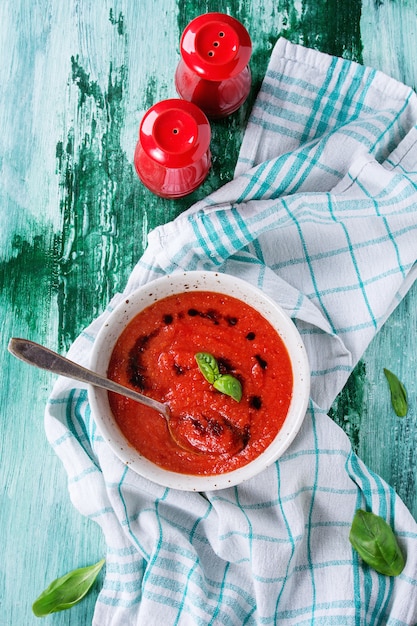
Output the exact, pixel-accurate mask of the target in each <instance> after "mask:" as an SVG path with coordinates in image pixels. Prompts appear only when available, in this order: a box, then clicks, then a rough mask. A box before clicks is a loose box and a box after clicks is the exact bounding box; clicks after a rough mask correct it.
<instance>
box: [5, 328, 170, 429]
mask: <svg viewBox="0 0 417 626" xmlns="http://www.w3.org/2000/svg"><path fill="white" fill-rule="evenodd" d="M8 349H9V352H11V353H12V354H13V355H14V356H15V357H17V358H18V359H21V360H22V361H25V362H26V363H30V365H35V367H39V368H40V369H43V370H48V371H49V372H53V373H54V374H59V375H61V376H66V377H67V378H73V379H75V380H80V381H81V382H83V383H89V384H90V385H93V386H94V387H101V388H103V389H107V390H108V391H114V392H115V393H119V394H120V395H122V396H126V397H127V398H131V399H132V400H136V401H137V402H141V403H142V404H146V406H149V407H151V408H152V409H155V411H158V413H161V415H163V417H165V419H166V420H167V422H168V426H169V417H170V412H169V407H168V405H166V404H164V403H163V402H158V401H157V400H153V399H152V398H148V397H147V396H144V395H142V394H141V393H139V392H138V391H133V390H132V389H128V387H124V386H123V385H119V383H115V382H114V381H112V380H109V379H108V378H106V377H105V376H101V375H100V374H96V373H95V372H92V371H91V370H89V369H87V368H85V367H83V366H82V365H78V363H74V361H70V360H69V359H66V358H65V357H63V356H61V355H60V354H57V353H56V352H53V351H52V350H49V348H45V346H41V345H40V344H38V343H35V342H33V341H29V340H28V339H19V338H17V337H13V338H12V339H10V341H9V345H8Z"/></svg>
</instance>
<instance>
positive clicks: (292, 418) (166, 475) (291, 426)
mask: <svg viewBox="0 0 417 626" xmlns="http://www.w3.org/2000/svg"><path fill="white" fill-rule="evenodd" d="M190 290H196V291H214V292H218V293H222V294H227V295H229V296H233V297H235V298H237V299H240V300H242V301H244V302H246V303H247V304H249V305H251V306H252V307H253V308H254V309H256V310H258V311H259V312H260V313H261V314H262V315H263V316H264V317H265V318H266V319H267V320H268V321H269V322H270V323H271V324H272V326H273V327H274V328H275V329H276V331H277V332H278V333H279V335H280V337H281V339H282V340H283V342H284V344H285V346H286V348H287V351H288V354H289V356H290V360H291V364H292V369H293V378H294V381H293V393H292V399H291V403H290V406H289V410H288V413H287V417H286V419H285V421H284V424H283V426H282V427H281V429H280V431H279V432H278V434H277V436H276V437H275V439H274V440H273V441H272V442H271V443H270V445H269V446H268V447H267V448H266V449H265V450H264V452H263V453H261V454H260V455H259V456H258V457H257V458H256V459H254V460H253V461H251V462H250V463H248V464H247V465H245V466H243V467H240V468H238V469H235V470H233V471H230V472H227V473H224V474H216V475H213V476H202V475H198V476H196V475H189V474H180V473H175V472H171V471H167V470H165V469H163V468H161V467H159V466H157V465H155V464H154V463H152V462H151V461H149V460H148V459H146V458H145V457H143V456H142V455H141V454H139V452H138V451H136V449H135V448H133V446H132V445H131V444H129V442H128V441H127V440H126V438H125V437H124V435H123V434H122V432H121V431H120V429H119V427H118V426H117V424H116V422H115V419H114V417H113V414H112V412H111V409H110V405H109V400H108V394H107V391H104V390H102V389H98V388H93V387H90V388H89V400H90V405H91V409H92V412H93V416H94V418H95V420H96V422H97V424H98V426H99V429H100V431H101V433H102V435H103V437H104V438H105V440H106V441H107V442H108V444H109V446H110V447H111V449H112V450H113V452H114V454H116V456H118V457H119V459H120V460H121V461H123V463H126V464H127V465H128V466H129V467H130V468H131V469H132V470H134V471H135V472H136V473H138V474H140V475H141V476H144V477H146V478H148V479H150V480H152V481H154V482H156V483H158V484H160V485H163V486H166V487H172V488H175V489H182V490H186V491H211V490H215V489H223V488H225V487H231V486H233V485H237V484H239V483H241V482H242V481H244V480H247V479H249V478H251V477H253V476H255V475H256V474H258V473H259V472H261V471H262V470H263V469H265V468H266V467H268V466H269V465H271V463H273V462H274V461H276V460H277V459H278V458H279V457H280V456H281V455H282V454H283V453H284V451H285V450H286V449H287V448H288V446H289V445H290V443H291V442H292V441H293V439H294V437H295V436H296V434H297V432H298V431H299V429H300V426H301V424H302V421H303V419H304V416H305V413H306V410H307V404H308V398H309V392H310V370H309V365H308V360H307V355H306V351H305V347H304V345H303V342H302V340H301V337H300V335H299V333H298V331H297V329H296V327H295V325H294V323H293V322H292V320H291V319H290V318H289V316H288V315H287V314H286V313H285V312H284V311H283V310H282V308H281V307H280V306H278V305H277V304H276V303H275V302H274V301H273V300H272V299H271V298H269V297H268V296H266V295H265V294H264V293H263V292H262V291H260V290H259V289H257V288H256V287H253V286H252V285H251V284H249V283H247V282H246V281H244V280H241V279H238V278H235V277H233V276H230V275H227V274H222V273H217V272H200V271H196V272H178V273H174V274H171V275H168V276H164V277H163V278H159V279H157V280H155V281H152V282H151V283H148V284H147V285H145V286H144V287H141V288H139V289H138V290H137V291H135V292H134V293H132V294H130V295H129V296H128V297H126V299H125V300H123V301H122V302H121V303H120V304H119V305H118V306H117V307H116V308H115V309H114V311H113V312H112V313H111V314H110V316H109V318H108V319H107V321H106V323H105V324H104V326H103V327H102V328H101V330H100V332H99V333H98V336H97V338H96V340H95V342H94V346H93V350H92V355H91V361H90V367H91V369H92V370H94V371H96V372H98V373H99V374H102V375H107V367H108V363H109V360H110V357H111V354H112V352H113V348H114V346H115V343H116V341H117V339H118V337H119V335H120V333H121V332H122V331H123V330H124V328H125V327H126V325H127V324H128V323H129V322H130V321H131V320H132V319H133V318H134V317H135V316H136V315H137V314H138V313H139V312H140V311H141V310H142V309H144V308H146V307H147V306H149V305H151V304H153V303H154V302H155V301H156V300H159V299H161V298H165V297H167V296H170V295H174V294H177V293H183V292H185V291H190ZM161 419H162V418H161Z"/></svg>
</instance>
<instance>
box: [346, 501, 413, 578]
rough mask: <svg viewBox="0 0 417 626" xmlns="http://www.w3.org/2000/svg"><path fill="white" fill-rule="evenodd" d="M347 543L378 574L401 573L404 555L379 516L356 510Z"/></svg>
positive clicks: (395, 574) (393, 574)
mask: <svg viewBox="0 0 417 626" xmlns="http://www.w3.org/2000/svg"><path fill="white" fill-rule="evenodd" d="M349 541H350V543H351V544H352V546H353V547H354V548H355V550H356V551H357V552H358V554H359V556H360V557H361V558H362V559H363V560H364V561H365V563H367V564H368V565H370V567H372V568H373V569H374V570H376V571H377V572H379V573H380V574H385V576H398V574H401V572H402V571H403V569H404V566H405V559H404V555H403V553H402V552H401V548H400V546H399V545H398V542H397V539H396V537H395V535H394V532H393V530H392V528H391V526H389V525H388V524H387V522H386V521H385V520H384V519H382V517H380V516H379V515H375V513H372V512H369V511H363V510H362V509H358V510H357V511H356V513H355V517H354V518H353V522H352V526H351V529H350V534H349Z"/></svg>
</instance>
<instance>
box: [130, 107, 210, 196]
mask: <svg viewBox="0 0 417 626" xmlns="http://www.w3.org/2000/svg"><path fill="white" fill-rule="evenodd" d="M210 138H211V131H210V125H209V122H208V119H207V117H206V116H205V114H204V113H203V111H201V109H199V108H198V107H197V106H196V105H195V104H193V103H192V102H187V101H185V100H180V99H179V98H171V99H169V100H162V101H161V102H158V103H157V104H155V105H154V106H152V107H151V108H150V109H149V110H148V111H147V112H146V113H145V115H144V117H143V119H142V122H141V125H140V129H139V140H138V142H137V144H136V150H135V157H134V163H135V168H136V172H137V174H138V176H139V178H140V179H141V181H142V182H143V184H144V185H145V186H146V187H147V188H148V189H150V190H151V191H152V192H153V193H155V194H156V195H158V196H161V197H162V198H180V197H182V196H185V195H187V194H189V193H191V192H192V191H194V190H195V189H197V187H198V186H199V185H200V184H201V183H202V182H203V181H204V179H205V178H206V176H207V174H208V171H209V169H210V165H211V155H210Z"/></svg>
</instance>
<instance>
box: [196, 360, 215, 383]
mask: <svg viewBox="0 0 417 626" xmlns="http://www.w3.org/2000/svg"><path fill="white" fill-rule="evenodd" d="M194 358H195V360H196V361H197V365H198V367H199V369H200V372H201V373H202V374H203V376H204V378H205V379H206V380H208V382H209V383H211V384H213V383H214V381H215V380H216V378H218V377H219V376H220V372H219V366H218V364H217V361H216V359H215V358H214V356H213V355H212V354H209V353H208V352H197V354H196V355H195V357H194Z"/></svg>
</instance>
